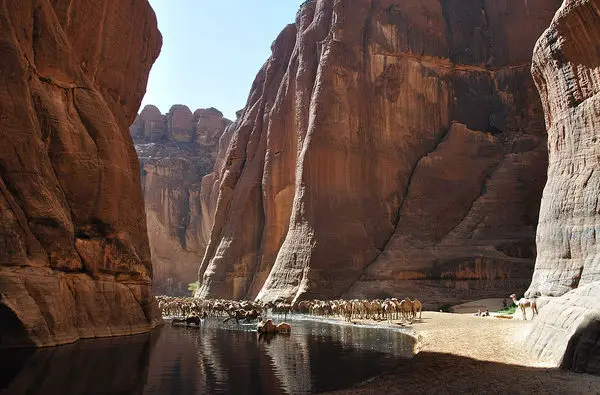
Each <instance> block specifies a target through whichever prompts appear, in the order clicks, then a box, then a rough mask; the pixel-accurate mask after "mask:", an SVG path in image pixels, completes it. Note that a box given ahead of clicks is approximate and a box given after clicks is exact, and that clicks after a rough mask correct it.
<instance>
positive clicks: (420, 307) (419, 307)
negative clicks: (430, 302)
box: [412, 299, 423, 319]
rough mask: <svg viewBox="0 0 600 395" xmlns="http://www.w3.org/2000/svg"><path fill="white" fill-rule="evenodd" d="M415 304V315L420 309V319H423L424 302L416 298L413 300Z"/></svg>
mask: <svg viewBox="0 0 600 395" xmlns="http://www.w3.org/2000/svg"><path fill="white" fill-rule="evenodd" d="M412 305H413V314H414V315H415V317H416V316H417V311H419V319H421V311H422V310H423V304H422V303H421V301H420V300H419V299H415V300H413V301H412Z"/></svg>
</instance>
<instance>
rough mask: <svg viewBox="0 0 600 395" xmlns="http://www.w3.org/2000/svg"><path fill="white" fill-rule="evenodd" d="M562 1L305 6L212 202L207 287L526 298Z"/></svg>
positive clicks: (210, 293) (440, 299) (212, 292)
mask: <svg viewBox="0 0 600 395" xmlns="http://www.w3.org/2000/svg"><path fill="white" fill-rule="evenodd" d="M559 4H560V2H559V1H558V0H537V1H528V2H522V1H516V0H515V1H501V2H498V1H483V2H481V1H451V0H444V1H438V0H435V1H434V0H427V1H391V0H388V1H370V0H362V1H352V2H345V1H341V2H334V1H331V0H319V1H309V2H306V3H305V4H304V5H303V6H302V7H301V9H300V11H299V13H298V16H297V20H296V23H295V24H292V25H289V26H287V27H286V28H285V29H284V30H283V32H282V33H281V34H280V36H279V37H278V38H277V40H276V41H275V42H274V44H273V46H272V50H273V54H272V56H271V58H270V59H269V60H268V61H267V63H266V64H265V65H264V67H263V68H262V70H261V71H260V72H259V74H258V76H257V78H256V80H255V82H254V85H253V87H252V89H251V93H250V95H249V99H248V102H247V106H246V107H245V110H244V112H243V114H242V115H241V117H240V120H239V122H238V125H237V128H236V130H235V132H234V134H233V137H232V141H231V144H230V146H229V151H228V153H227V160H226V161H225V165H224V167H223V168H222V169H221V170H220V171H219V172H218V173H217V174H216V176H215V177H213V179H214V181H213V183H212V189H211V191H210V192H207V194H206V195H207V196H208V195H210V196H212V197H213V199H214V200H213V201H212V203H211V204H214V205H216V211H215V220H214V227H213V229H212V233H211V239H210V243H209V244H208V247H207V250H206V254H205V257H204V260H203V263H202V266H201V268H200V277H201V281H202V286H201V288H200V290H199V292H198V293H197V295H198V296H201V297H229V298H230V297H234V298H254V297H258V298H261V299H265V300H273V299H278V298H284V299H289V300H292V299H298V298H313V297H314V298H332V297H339V296H352V297H353V296H364V297H373V296H378V297H381V296H388V295H394V296H403V295H405V294H407V293H408V294H411V295H413V296H419V297H420V298H422V299H423V300H425V303H426V304H428V305H435V304H438V303H448V302H451V301H455V302H458V301H462V300H472V299H477V298H479V297H488V296H504V295H506V293H507V292H508V291H510V290H519V291H521V292H522V291H524V290H525V288H526V287H527V284H528V283H529V281H530V278H531V274H532V271H533V264H534V259H535V247H534V235H535V227H536V224H537V216H538V209H539V198H540V196H541V191H542V188H543V185H544V182H545V173H546V165H547V153H546V148H545V147H546V136H545V128H544V122H543V114H542V108H541V104H540V100H539V96H538V94H537V92H536V90H535V86H534V84H533V81H532V78H531V75H530V72H529V69H530V58H531V50H532V48H533V45H534V43H535V40H536V39H537V37H539V35H540V33H541V32H542V31H543V29H544V28H545V27H546V26H547V24H548V22H549V21H550V20H551V18H552V15H553V13H554V11H555V10H556V9H557V8H558V6H559ZM203 195H204V193H203ZM215 202H216V203H215Z"/></svg>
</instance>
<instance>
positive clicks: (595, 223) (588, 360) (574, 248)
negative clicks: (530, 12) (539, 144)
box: [527, 0, 600, 374]
mask: <svg viewBox="0 0 600 395" xmlns="http://www.w3.org/2000/svg"><path fill="white" fill-rule="evenodd" d="M532 73H533V76H534V78H535V82H536V84H537V87H538V89H539V92H540V96H541V98H542V102H543V105H544V112H545V116H546V126H547V128H548V151H549V162H550V163H549V167H548V182H547V184H546V187H545V189H544V195H543V198H542V205H541V209H540V221H539V225H538V230H537V248H538V257H537V261H536V264H535V272H534V274H533V280H532V282H531V286H530V287H529V290H528V291H527V295H528V296H530V297H536V298H539V299H538V304H539V305H541V306H543V307H542V309H541V312H540V317H539V319H538V320H536V323H535V326H534V328H533V330H532V332H531V333H530V334H529V336H528V337H527V345H528V347H529V348H530V350H532V351H533V352H534V353H536V354H537V355H542V356H544V357H546V358H547V357H551V358H553V359H554V360H555V361H556V362H557V364H561V365H562V366H563V367H567V368H572V369H574V370H577V371H582V372H589V373H594V374H600V244H599V243H598V241H597V233H598V231H599V230H600V216H599V214H598V209H599V207H600V206H599V203H598V196H600V172H599V160H598V158H600V146H599V139H600V1H598V0H565V2H564V3H563V5H562V7H561V8H560V9H559V10H558V12H557V13H556V16H555V17H554V19H553V21H552V23H551V24H550V27H549V28H548V29H547V30H546V31H545V32H544V34H543V35H542V36H541V38H540V39H539V41H538V43H537V45H536V47H535V51H534V56H533V66H532Z"/></svg>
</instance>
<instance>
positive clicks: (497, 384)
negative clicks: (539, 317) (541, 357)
mask: <svg viewBox="0 0 600 395" xmlns="http://www.w3.org/2000/svg"><path fill="white" fill-rule="evenodd" d="M394 324H395V323H394ZM526 325H530V323H528V322H524V321H520V320H518V321H517V320H507V319H499V318H493V317H475V316H473V315H470V314H449V313H436V312H423V316H422V319H421V320H420V321H419V322H415V323H413V324H412V325H410V326H409V327H408V329H409V330H410V331H411V332H413V334H414V335H416V336H419V337H420V339H421V346H420V351H419V353H418V354H417V355H416V356H415V357H414V358H413V359H412V360H407V361H406V362H403V363H402V364H401V365H400V366H398V368H397V369H395V370H393V371H391V372H384V373H382V374H381V376H379V377H377V378H375V379H374V380H372V381H371V382H369V383H365V384H362V385H360V386H357V387H354V388H352V389H347V390H342V391H337V392H335V393H337V394H385V395H387V394H400V393H402V394H414V393H436V394H458V393H467V394H479V393H493V394H509V393H510V394H522V393H527V394H532V393H533V394H600V377H597V376H590V375H584V374H577V373H573V372H569V371H564V370H560V369H554V368H551V367H550V364H549V363H547V362H546V361H538V360H535V359H533V358H531V357H530V356H528V355H527V354H526V353H525V352H523V350H521V347H520V344H521V342H520V338H521V337H522V336H523V335H522V333H523V332H524V329H525V326H526Z"/></svg>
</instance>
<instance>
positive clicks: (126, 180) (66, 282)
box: [0, 0, 161, 347]
mask: <svg viewBox="0 0 600 395" xmlns="http://www.w3.org/2000/svg"><path fill="white" fill-rule="evenodd" d="M0 38H1V39H0V54H1V56H0V93H1V94H0V114H2V115H0V347H6V346H9V347H10V346H24V345H27V346H50V345H56V344H61V343H68V342H73V341H75V340H77V339H79V338H84V337H97V336H115V335H126V334H132V333H140V332H145V331H148V330H149V329H151V328H152V327H154V326H156V325H157V324H158V323H160V315H159V314H158V311H157V306H156V303H155V301H154V297H153V295H152V290H151V276H152V266H151V262H150V248H149V246H148V238H147V235H146V221H145V215H144V209H143V201H142V192H141V188H140V187H139V167H138V161H137V158H136V155H135V151H134V149H133V144H132V142H131V138H130V137H129V133H128V130H127V127H128V125H129V124H131V122H132V121H133V119H134V118H135V112H136V110H137V108H139V105H140V101H141V98H142V96H143V94H144V91H145V88H146V83H147V78H148V73H149V71H150V67H151V66H152V64H153V62H154V60H155V59H156V58H157V56H158V54H159V51H160V47H161V36H160V33H159V31H158V29H157V27H156V18H155V15H154V12H153V11H152V9H151V7H150V5H149V4H148V2H147V1H145V0H132V1H128V2H125V3H123V2H120V1H116V0H101V1H96V0H94V1H92V0H81V1H77V2H73V1H69V0H54V1H49V0H23V1H21V0H20V1H9V2H4V3H3V5H2V6H1V8H0Z"/></svg>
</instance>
